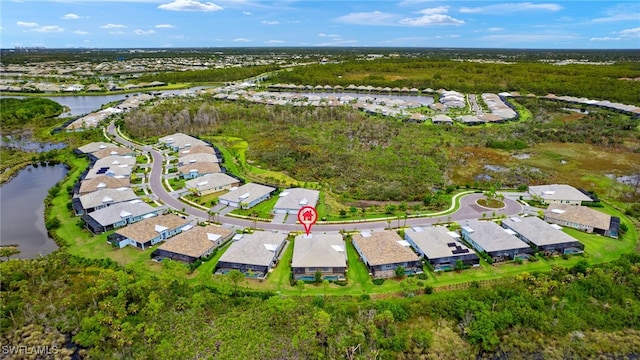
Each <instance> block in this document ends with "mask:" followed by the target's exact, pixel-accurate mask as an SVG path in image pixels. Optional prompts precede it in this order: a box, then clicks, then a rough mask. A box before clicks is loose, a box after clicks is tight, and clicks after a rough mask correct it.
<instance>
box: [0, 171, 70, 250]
mask: <svg viewBox="0 0 640 360" xmlns="http://www.w3.org/2000/svg"><path fill="white" fill-rule="evenodd" d="M67 172H68V169H67V167H66V166H65V165H54V166H38V167H33V166H28V167H26V168H25V169H23V170H22V171H20V172H19V173H18V175H17V176H15V177H14V178H13V179H11V181H9V182H8V183H6V184H4V185H2V186H1V187H0V244H2V245H11V244H15V245H18V249H19V250H20V254H18V255H17V256H16V257H19V258H23V259H33V258H37V257H39V256H40V255H47V254H49V253H51V252H53V251H54V250H56V249H57V248H58V246H57V245H56V243H55V242H54V241H53V239H51V238H50V237H49V236H48V235H47V230H46V229H45V227H44V199H45V198H46V197H47V194H48V191H49V189H50V188H51V187H53V186H54V185H55V184H56V183H57V182H58V181H60V180H62V179H63V178H64V177H65V175H66V174H67Z"/></svg>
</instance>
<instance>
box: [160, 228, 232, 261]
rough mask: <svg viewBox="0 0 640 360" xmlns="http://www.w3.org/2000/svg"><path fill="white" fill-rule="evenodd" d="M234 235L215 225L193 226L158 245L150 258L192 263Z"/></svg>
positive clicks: (210, 252)
mask: <svg viewBox="0 0 640 360" xmlns="http://www.w3.org/2000/svg"><path fill="white" fill-rule="evenodd" d="M234 234H235V233H234V232H233V231H232V230H229V229H225V228H222V227H220V226H217V225H207V226H194V227H192V228H190V229H189V230H185V231H183V232H182V233H180V234H179V235H176V236H175V237H174V238H173V239H171V240H169V241H167V242H165V243H164V244H162V245H160V246H159V247H158V248H157V249H156V250H155V251H154V252H153V253H152V254H151V256H152V257H161V258H167V259H172V260H179V261H183V262H186V263H189V264H190V263H193V262H194V261H196V260H198V259H203V258H206V257H208V256H210V255H211V254H213V252H214V250H215V249H217V248H218V247H219V246H220V245H222V244H224V243H225V242H227V241H228V240H229V239H231V237H233V235H234Z"/></svg>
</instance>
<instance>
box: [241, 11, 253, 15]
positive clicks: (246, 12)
mask: <svg viewBox="0 0 640 360" xmlns="http://www.w3.org/2000/svg"><path fill="white" fill-rule="evenodd" d="M242 13H243V14H245V15H253V13H250V12H248V11H243V12H242Z"/></svg>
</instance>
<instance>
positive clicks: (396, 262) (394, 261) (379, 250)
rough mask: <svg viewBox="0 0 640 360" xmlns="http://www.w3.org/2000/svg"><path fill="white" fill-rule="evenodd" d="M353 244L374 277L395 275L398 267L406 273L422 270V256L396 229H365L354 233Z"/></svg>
mask: <svg viewBox="0 0 640 360" xmlns="http://www.w3.org/2000/svg"><path fill="white" fill-rule="evenodd" d="M353 246H354V247H355V249H356V251H357V252H358V254H359V255H360V258H362V261H363V262H364V263H365V265H367V267H368V268H369V273H370V274H371V276H373V277H374V278H390V277H394V276H396V269H397V268H398V267H402V268H404V271H405V274H416V273H421V272H422V263H421V261H420V258H419V257H418V255H416V254H415V253H414V252H413V251H412V250H411V245H410V244H409V243H408V242H407V241H405V240H402V238H401V237H400V235H398V234H397V233H396V232H395V231H390V230H383V231H378V232H368V231H363V232H361V233H359V234H355V235H353Z"/></svg>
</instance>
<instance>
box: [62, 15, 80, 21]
mask: <svg viewBox="0 0 640 360" xmlns="http://www.w3.org/2000/svg"><path fill="white" fill-rule="evenodd" d="M62 18H63V19H65V20H77V19H80V16H78V15H76V14H67V15H65V16H63V17H62Z"/></svg>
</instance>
